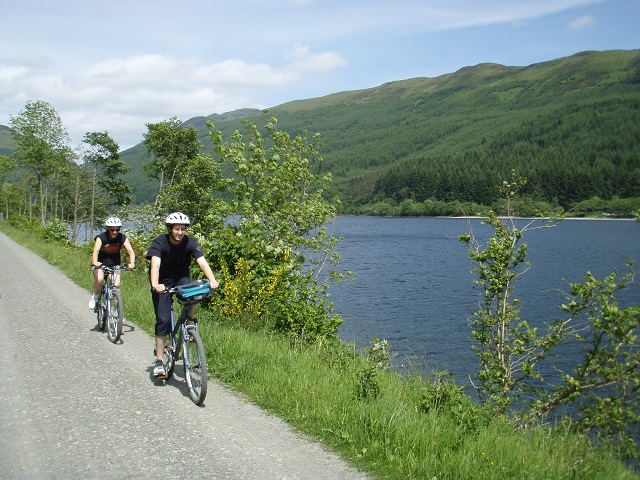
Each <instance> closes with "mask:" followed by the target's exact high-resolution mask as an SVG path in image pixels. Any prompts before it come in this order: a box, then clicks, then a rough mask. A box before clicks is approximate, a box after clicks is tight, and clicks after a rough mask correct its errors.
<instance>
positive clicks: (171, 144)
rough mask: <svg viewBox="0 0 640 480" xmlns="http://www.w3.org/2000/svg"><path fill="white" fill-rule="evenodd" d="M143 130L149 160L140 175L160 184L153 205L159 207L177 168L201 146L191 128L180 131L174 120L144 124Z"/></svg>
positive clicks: (196, 134) (179, 123) (195, 153)
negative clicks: (145, 129) (149, 154)
mask: <svg viewBox="0 0 640 480" xmlns="http://www.w3.org/2000/svg"><path fill="white" fill-rule="evenodd" d="M147 129H148V132H147V133H145V134H144V144H145V145H146V147H147V152H149V153H151V154H152V155H153V160H152V161H151V162H149V163H146V164H145V165H144V172H145V175H147V176H148V177H151V178H157V179H158V180H159V182H160V184H159V187H158V193H157V195H156V199H155V205H156V207H158V208H161V207H162V199H163V198H164V197H163V196H162V195H161V194H162V191H163V190H164V189H165V187H167V186H169V187H170V186H172V185H173V183H174V182H175V181H176V175H178V172H179V171H180V169H181V168H182V167H184V165H185V164H186V163H187V162H189V161H191V160H193V159H194V158H195V157H196V155H198V152H199V150H200V148H201V146H202V145H201V143H200V141H199V140H198V130H197V129H196V128H195V127H194V126H193V125H190V126H189V127H187V128H183V127H182V122H181V121H180V120H178V119H177V118H176V117H173V118H171V119H169V120H165V121H163V122H160V123H147Z"/></svg>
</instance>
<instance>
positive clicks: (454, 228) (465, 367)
mask: <svg viewBox="0 0 640 480" xmlns="http://www.w3.org/2000/svg"><path fill="white" fill-rule="evenodd" d="M525 222H526V220H519V221H518V227H519V228H522V227H523V226H524V225H525ZM469 225H471V227H472V228H473V230H474V233H475V235H476V237H477V238H479V239H481V240H486V239H487V238H488V237H489V236H490V235H491V234H492V230H491V229H490V228H489V227H487V226H484V225H481V223H480V220H479V219H473V220H471V223H470V224H469V222H468V221H467V220H466V219H453V218H377V217H339V218H337V219H336V231H335V232H334V233H335V234H336V235H343V236H344V237H345V240H344V241H343V242H342V243H340V244H339V245H338V248H337V250H338V252H339V253H340V255H341V268H340V269H341V270H343V271H346V270H352V271H354V272H356V273H357V276H356V277H355V283H354V284H350V283H349V282H348V281H345V282H343V283H342V284H341V285H339V286H334V287H332V288H331V291H330V293H331V299H332V300H333V301H334V302H335V305H336V313H340V314H341V315H342V316H343V317H344V323H343V325H342V326H341V327H340V336H341V338H342V339H343V340H345V341H347V342H350V343H355V344H356V345H357V346H358V347H360V348H363V347H367V346H369V342H370V340H371V338H372V337H374V336H376V337H377V338H379V339H386V340H387V341H388V342H389V344H390V346H391V350H392V353H394V354H396V355H397V356H396V359H395V362H394V363H395V364H400V365H405V366H408V365H411V366H413V367H415V368H418V369H419V370H420V371H422V372H425V371H429V370H430V369H437V370H447V371H449V372H451V373H453V374H454V376H455V378H456V381H457V382H458V383H460V384H465V383H468V380H467V378H468V375H469V374H473V373H474V372H476V371H477V370H478V361H477V357H476V355H475V354H474V352H473V351H472V350H471V348H470V345H471V342H470V340H469V339H468V336H469V333H470V327H469V322H470V319H471V317H472V314H473V312H474V311H475V310H477V306H478V302H479V301H480V296H479V291H478V290H477V289H474V285H473V279H474V278H475V277H474V275H473V274H472V269H473V262H472V260H471V259H470V258H469V256H468V253H467V247H466V245H465V244H463V243H461V242H460V241H459V240H458V236H459V235H460V234H462V233H467V232H468V231H469ZM537 225H540V224H539V223H538V224H537ZM524 241H525V242H526V243H527V244H528V246H529V249H528V257H527V259H528V260H529V261H530V263H531V267H530V269H529V271H528V272H526V273H525V274H524V275H523V276H522V277H521V279H520V281H519V283H518V285H517V287H516V292H515V296H516V297H517V298H519V299H521V300H522V302H523V305H522V308H521V315H520V316H521V318H523V319H526V320H528V321H529V322H530V324H532V325H539V324H541V323H542V322H544V321H548V322H551V321H553V319H555V318H559V317H563V313H562V312H561V310H560V309H559V306H560V305H561V304H562V303H564V302H565V298H566V297H565V295H564V294H563V293H562V291H564V292H568V291H569V282H579V281H582V278H583V276H584V275H585V273H586V272H588V271H590V272H592V273H593V274H594V275H596V277H597V278H599V279H601V278H603V277H604V276H605V275H608V274H609V273H611V272H612V271H613V269H614V268H617V269H618V270H619V271H620V272H622V273H624V272H626V270H627V268H626V266H625V264H626V261H627V260H628V259H635V260H636V261H639V262H640V223H636V222H634V221H624V220H620V221H618V220H606V221H605V220H602V221H598V220H593V221H588V220H565V221H563V222H562V223H560V224H559V225H558V226H556V227H555V228H552V229H541V230H533V231H530V232H528V233H527V234H526V236H525V238H524ZM622 300H623V301H624V304H627V305H628V304H630V303H633V304H635V305H638V304H640V285H637V284H636V285H634V286H633V287H632V288H630V289H629V290H627V291H625V292H624V295H622Z"/></svg>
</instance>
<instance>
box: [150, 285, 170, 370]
mask: <svg viewBox="0 0 640 480" xmlns="http://www.w3.org/2000/svg"><path fill="white" fill-rule="evenodd" d="M151 298H152V300H153V308H154V310H155V313H156V328H155V334H156V359H158V360H162V352H163V351H164V345H165V342H166V340H167V335H169V333H171V295H169V294H168V293H157V292H155V291H152V292H151Z"/></svg>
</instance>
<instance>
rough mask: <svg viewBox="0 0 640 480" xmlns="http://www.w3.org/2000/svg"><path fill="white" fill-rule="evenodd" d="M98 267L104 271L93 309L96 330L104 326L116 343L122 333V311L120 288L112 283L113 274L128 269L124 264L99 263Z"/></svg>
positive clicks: (112, 340)
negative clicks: (112, 265)
mask: <svg viewBox="0 0 640 480" xmlns="http://www.w3.org/2000/svg"><path fill="white" fill-rule="evenodd" d="M99 268H101V269H102V271H103V272H104V282H103V283H102V289H101V290H100V293H99V294H98V299H97V300H96V307H95V309H94V311H95V312H96V317H97V318H98V330H100V331H101V332H103V331H104V330H105V328H106V330H107V338H109V340H110V341H111V342H113V343H116V342H117V341H118V340H120V336H121V335H122V323H123V321H124V313H123V306H122V294H121V293H120V288H118V287H116V286H114V285H113V276H114V275H119V274H120V272H121V271H125V270H128V269H127V267H126V266H119V265H117V266H115V267H107V266H106V265H100V267H99Z"/></svg>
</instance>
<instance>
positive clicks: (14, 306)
mask: <svg viewBox="0 0 640 480" xmlns="http://www.w3.org/2000/svg"><path fill="white" fill-rule="evenodd" d="M0 248H1V250H2V255H1V256H0V272H1V275H0V328H1V331H2V332H3V335H2V337H3V345H2V348H1V349H0V360H1V362H2V366H3V371H2V376H1V381H0V401H1V405H0V478H2V479H4V480H11V479H80V478H81V479H94V478H95V479H98V478H100V479H115V478H163V479H192V478H193V479H196V478H197V479H270V480H271V479H305V480H307V479H309V480H310V479H364V478H365V476H364V475H363V474H361V473H360V472H358V471H357V470H355V469H353V468H350V467H349V466H348V465H346V464H345V463H344V462H343V461H341V460H340V459H339V458H338V457H337V456H336V455H334V454H332V453H330V452H327V451H326V450H324V449H323V448H322V446H321V445H319V444H318V443H315V442H312V441H309V440H308V439H306V438H305V437H304V436H303V435H300V434H298V433H296V432H293V431H292V429H291V428H290V427H289V426H288V425H287V424H286V423H284V422H283V421H281V420H280V419H278V418H276V417H274V416H272V415H268V414H266V413H264V412H263V411H262V410H260V409H259V408H257V407H256V406H255V405H252V404H251V403H249V402H247V401H246V400H244V399H242V398H240V397H239V396H238V395H235V394H233V393H232V392H230V391H228V390H227V389H225V388H224V387H222V386H220V385H218V384H216V383H214V382H212V381H210V384H209V391H208V393H207V399H206V402H205V403H206V406H204V407H197V406H195V405H194V404H193V403H192V402H191V401H190V400H189V398H188V397H187V396H186V390H185V387H184V382H183V378H182V368H181V367H182V365H181V364H180V363H179V364H178V367H177V368H176V373H177V378H176V380H174V381H172V382H171V383H169V384H168V385H162V384H160V383H158V382H156V381H155V380H154V378H153V376H152V375H151V361H152V350H153V340H152V338H151V337H149V335H148V334H147V333H145V332H143V331H142V330H140V329H138V328H137V326H136V325H134V324H132V323H131V322H129V321H127V320H126V319H125V326H124V333H123V336H122V341H121V343H120V344H116V345H114V344H112V343H110V342H109V340H108V339H107V337H106V334H104V333H102V332H98V331H97V330H96V329H95V324H96V321H95V314H94V313H93V312H92V311H90V310H89V309H88V308H87V302H88V299H89V294H88V292H87V291H86V290H84V289H82V288H80V287H78V286H77V285H75V284H74V283H72V282H71V281H70V280H69V279H68V278H67V277H66V276H64V274H62V273H61V271H60V270H59V269H57V268H55V267H52V266H50V265H49V264H48V263H46V262H45V261H44V260H42V259H41V258H40V257H38V256H37V255H35V254H33V253H32V252H31V251H29V250H27V249H26V248H24V247H22V246H20V245H18V244H17V243H15V242H14V241H12V240H11V239H9V238H8V237H7V236H6V235H4V234H2V233H0ZM87 275H89V273H88V272H87ZM149 301H151V300H149ZM125 317H126V300H125Z"/></svg>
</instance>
